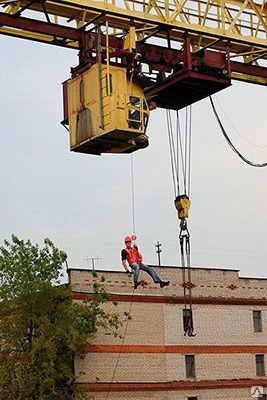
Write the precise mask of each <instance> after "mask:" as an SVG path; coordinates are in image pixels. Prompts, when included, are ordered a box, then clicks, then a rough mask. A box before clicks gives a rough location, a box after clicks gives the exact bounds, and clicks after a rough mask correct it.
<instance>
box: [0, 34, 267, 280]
mask: <svg viewBox="0 0 267 400" xmlns="http://www.w3.org/2000/svg"><path fill="white" fill-rule="evenodd" d="M0 46H1V65H0V87H1V91H0V123H1V125H0V126H1V147H0V149H1V150H0V151H1V164H2V166H1V175H0V179H1V189H2V190H1V197H0V221H1V224H0V243H1V244H2V243H3V241H4V240H5V239H10V237H11V235H12V234H15V235H17V236H18V237H19V238H21V239H30V240H31V241H32V242H33V243H39V244H40V245H42V244H43V239H44V238H46V237H48V238H50V239H51V240H52V241H53V242H54V244H55V245H56V246H57V247H59V248H60V249H62V250H65V251H66V252H67V254H68V266H69V268H91V267H92V259H94V265H95V267H96V268H97V269H104V270H123V267H122V266H121V261H120V251H121V249H122V248H123V247H124V243H123V240H124V237H125V236H126V235H132V234H133V233H135V234H136V235H137V242H136V243H137V244H138V245H139V248H140V251H141V252H142V254H143V257H144V261H145V262H146V263H148V264H154V265H157V262H158V258H157V254H156V247H155V245H156V243H157V242H158V241H159V242H160V243H161V244H162V247H161V248H162V253H161V264H162V265H166V266H177V265H178V266H179V265H180V252H179V243H178V234H179V220H178V219H177V212H176V209H175V207H174V203H173V201H174V192H173V187H172V174H171V165H170V155H169V147H168V135H167V122H166V112H165V110H161V109H157V110H155V111H153V113H151V118H150V121H149V127H148V132H147V134H148V136H149V138H150V146H149V147H148V148H146V149H143V150H139V151H138V152H135V153H134V155H133V157H132V158H131V155H123V154H122V155H114V154H105V155H102V156H93V155H85V154H79V153H72V152H70V151H69V138H68V132H67V131H66V130H65V129H64V128H63V126H62V125H61V124H60V121H61V120H62V85H61V83H62V82H63V81H65V80H66V79H68V78H69V77H70V67H73V66H76V65H77V63H78V58H77V53H76V52H75V51H74V50H70V49H63V48H58V47H53V46H49V45H45V44H40V43H34V42H28V41H25V40H22V39H15V38H9V37H5V36H0ZM266 98H267V88H266V87H261V86H257V85H252V84H246V83H240V82H237V81H233V84H232V86H231V87H230V88H227V89H225V90H223V91H221V92H220V93H218V94H216V95H215V96H214V97H213V99H214V101H215V104H216V106H217V109H218V112H219V114H220V116H221V117H222V120H223V122H224V123H225V127H226V130H227V133H228V135H229V136H230V138H231V140H232V141H233V143H234V144H235V145H236V147H237V148H238V149H239V150H240V151H241V153H242V154H244V156H245V157H246V158H248V159H250V160H252V161H254V162H258V163H263V162H266V161H267V127H266ZM182 117H183V116H181V118H182ZM191 157H192V170H191V192H190V193H191V195H190V198H191V209H190V215H189V218H188V228H189V232H190V238H191V265H192V266H195V267H208V268H230V269H238V270H240V276H244V277H261V278H266V267H267V265H266V260H267V249H266V232H267V202H266V197H267V169H266V168H253V167H251V166H249V165H246V164H245V163H244V162H243V161H241V160H240V159H239V158H238V157H237V155H236V154H234V153H233V152H232V150H231V149H230V148H229V146H228V145H227V143H226V141H225V139H224V137H223V135H222V133H221V132H220V129H219V127H218V124H217V122H216V120H215V117H214V115H213V113H212V110H211V106H210V103H209V100H208V99H204V100H202V101H199V102H197V103H195V104H194V105H193V106H192V155H191ZM131 163H133V166H134V210H135V212H134V214H133V207H132V179H131ZM133 217H134V221H135V227H136V229H135V232H133Z"/></svg>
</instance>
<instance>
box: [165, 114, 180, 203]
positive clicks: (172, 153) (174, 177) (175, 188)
mask: <svg viewBox="0 0 267 400" xmlns="http://www.w3.org/2000/svg"><path fill="white" fill-rule="evenodd" d="M166 116H167V128H168V139H169V149H170V158H171V169H172V181H173V191H174V197H176V196H177V193H179V192H180V187H179V179H178V177H179V175H178V174H177V160H176V159H175V151H174V150H175V146H174V138H173V131H172V124H171V113H170V110H166Z"/></svg>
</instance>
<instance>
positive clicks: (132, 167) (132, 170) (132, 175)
mask: <svg viewBox="0 0 267 400" xmlns="http://www.w3.org/2000/svg"><path fill="white" fill-rule="evenodd" d="M131 181H132V182H131V183H132V224H133V234H135V233H136V232H135V198H134V163H133V154H131Z"/></svg>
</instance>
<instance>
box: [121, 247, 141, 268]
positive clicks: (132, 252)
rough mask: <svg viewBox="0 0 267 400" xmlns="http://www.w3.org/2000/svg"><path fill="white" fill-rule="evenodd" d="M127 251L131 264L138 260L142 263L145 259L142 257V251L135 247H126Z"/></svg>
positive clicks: (138, 262)
mask: <svg viewBox="0 0 267 400" xmlns="http://www.w3.org/2000/svg"><path fill="white" fill-rule="evenodd" d="M125 251H126V253H127V257H126V258H127V261H128V263H129V265H131V264H132V263H134V262H136V263H137V264H138V265H140V263H141V262H142V261H143V258H142V256H141V257H140V253H139V252H138V251H137V250H136V249H135V248H131V249H128V248H126V249H125Z"/></svg>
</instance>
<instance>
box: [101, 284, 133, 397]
mask: <svg viewBox="0 0 267 400" xmlns="http://www.w3.org/2000/svg"><path fill="white" fill-rule="evenodd" d="M133 295H134V289H133V291H132V296H133ZM132 305H133V301H131V304H130V309H129V312H128V313H129V314H131V311H132ZM128 324H129V319H128V318H127V321H126V324H125V330H124V334H123V337H122V342H121V346H120V351H119V353H118V356H117V360H116V364H115V367H114V370H113V374H112V377H111V383H113V381H114V377H115V374H116V371H117V368H118V365H119V361H120V357H121V353H122V347H123V345H124V341H125V337H126V332H127V329H128ZM109 393H110V390H109V391H108V392H107V395H106V400H108V398H109Z"/></svg>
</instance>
